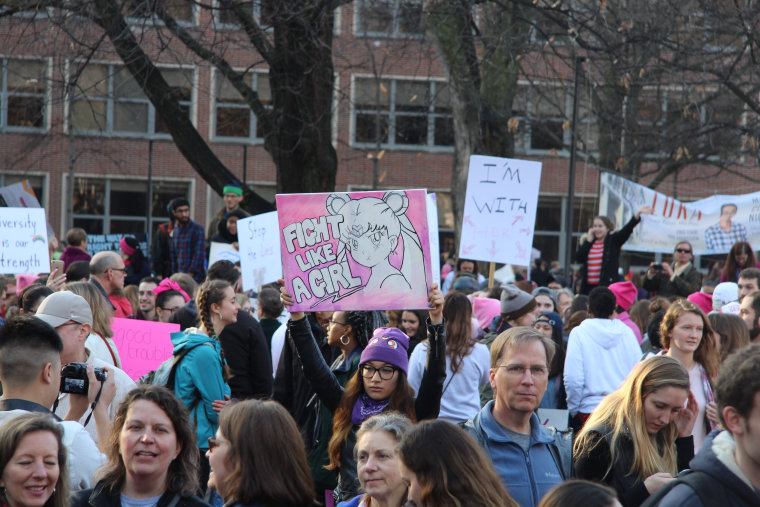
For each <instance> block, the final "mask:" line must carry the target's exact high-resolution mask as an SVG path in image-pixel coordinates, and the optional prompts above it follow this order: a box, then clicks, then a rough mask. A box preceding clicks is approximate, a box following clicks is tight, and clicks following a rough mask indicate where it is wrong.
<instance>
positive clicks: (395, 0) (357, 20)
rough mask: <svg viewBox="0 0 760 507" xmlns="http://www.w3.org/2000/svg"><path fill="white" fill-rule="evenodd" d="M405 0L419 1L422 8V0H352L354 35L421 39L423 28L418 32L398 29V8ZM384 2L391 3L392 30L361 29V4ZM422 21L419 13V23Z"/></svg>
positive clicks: (410, 1) (409, 0)
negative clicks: (372, 30)
mask: <svg viewBox="0 0 760 507" xmlns="http://www.w3.org/2000/svg"><path fill="white" fill-rule="evenodd" d="M404 1H406V2H407V3H419V4H420V9H422V8H423V7H424V6H423V2H422V0H355V1H354V20H353V25H354V27H353V32H354V36H356V37H375V38H384V39H422V38H423V37H424V36H425V30H424V29H423V30H421V31H420V32H400V31H399V19H400V16H399V9H400V4H401V3H402V2H404ZM381 2H382V3H386V4H391V3H392V4H393V6H392V9H393V14H392V17H391V24H392V29H391V30H392V31H390V32H371V31H364V30H362V29H361V10H362V4H365V3H381ZM423 22H424V20H423V14H422V13H421V14H420V25H422V23H423Z"/></svg>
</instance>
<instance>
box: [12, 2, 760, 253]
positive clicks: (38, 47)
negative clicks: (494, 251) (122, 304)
mask: <svg viewBox="0 0 760 507" xmlns="http://www.w3.org/2000/svg"><path fill="white" fill-rule="evenodd" d="M128 3H129V2H128ZM380 3H381V4H382V7H383V9H382V10H378V7H377V4H378V2H377V1H374V2H372V3H371V2H369V1H367V0H355V1H354V2H353V3H349V4H347V5H344V6H342V7H340V8H338V9H337V10H336V11H335V29H334V55H335V56H334V62H335V75H336V85H335V101H334V119H333V124H334V134H333V138H334V139H333V142H334V145H335V147H336V149H337V153H338V174H337V184H336V189H338V190H359V189H368V188H371V187H372V183H373V178H374V177H375V174H376V175H377V178H378V181H379V188H427V189H428V190H429V191H435V192H437V193H438V194H439V196H440V198H439V202H440V203H441V210H440V213H439V215H440V223H441V227H442V228H444V229H451V228H452V227H453V215H452V213H451V211H450V195H451V192H458V193H463V192H464V190H465V189H463V188H451V182H452V160H453V131H452V126H451V108H450V105H449V100H448V90H447V85H446V78H445V75H444V71H443V69H442V67H441V65H440V61H439V59H438V58H437V55H436V53H435V50H434V48H433V47H432V46H431V45H430V44H429V43H428V42H427V41H425V40H424V38H423V34H422V33H421V28H420V25H419V18H420V13H419V3H417V2H399V1H386V2H384V3H383V2H380ZM167 5H168V7H167V8H168V9H170V11H171V12H172V14H173V15H174V16H175V18H176V19H178V20H179V21H180V22H181V23H182V24H183V26H185V27H187V28H188V29H190V30H193V31H195V32H201V33H204V34H205V36H206V37H207V38H208V39H209V40H213V41H215V43H216V42H218V43H219V44H223V45H224V47H223V48H222V47H221V46H220V47H219V50H220V51H222V52H223V54H224V56H225V58H226V59H227V60H228V61H229V62H230V63H231V65H232V66H233V67H235V68H236V69H238V70H243V69H248V73H247V79H248V80H249V83H250V84H251V85H252V87H253V88H254V89H256V90H257V91H258V92H259V94H260V95H261V97H262V99H263V101H264V103H265V104H266V103H267V102H268V97H269V92H268V86H269V85H268V80H267V68H266V65H264V64H263V62H262V60H261V58H260V57H258V56H257V55H256V54H255V53H253V52H252V51H251V49H250V47H248V46H246V45H245V44H243V43H242V42H241V41H240V39H241V37H239V27H238V26H237V25H235V24H234V22H233V20H232V18H230V17H229V15H228V14H226V13H225V12H224V11H223V10H218V9H216V10H215V9H204V8H201V7H200V6H198V5H196V4H194V3H192V2H184V1H180V0H173V1H170V2H167ZM213 5H216V4H215V3H214V4H213ZM254 15H255V16H256V17H257V18H258V19H261V18H262V17H264V18H265V17H266V13H262V12H259V10H258V8H257V7H254ZM59 16H60V13H59V12H57V11H46V12H45V13H38V14H37V15H35V16H31V15H15V16H9V17H5V18H2V19H0V186H2V185H7V184H10V183H13V182H16V181H19V180H21V179H28V180H30V181H31V183H32V186H33V187H34V188H35V190H36V191H37V193H38V196H39V197H40V200H41V202H42V203H43V206H45V208H46V209H47V213H48V218H49V221H50V223H51V224H52V225H53V228H54V229H55V230H56V231H57V232H58V234H59V237H60V236H62V235H63V234H64V233H65V229H66V224H67V219H68V216H67V211H68V209H69V202H68V201H67V199H68V198H69V196H70V198H71V199H72V202H71V208H72V209H73V217H72V218H73V223H74V224H75V225H78V226H83V227H85V228H86V229H87V230H88V231H89V232H91V233H95V234H96V233H134V232H142V231H145V230H147V229H150V230H153V229H154V228H155V226H156V224H157V223H160V222H162V221H165V220H166V218H167V213H166V210H165V207H166V204H167V203H168V201H169V200H170V199H172V198H174V197H176V196H179V195H184V196H187V197H188V198H189V199H190V202H191V213H192V218H193V219H194V220H196V221H199V222H201V223H202V224H204V225H205V223H206V222H207V220H209V219H210V217H211V216H212V215H213V214H214V213H215V212H216V211H217V210H218V209H219V208H220V207H221V206H222V201H221V198H220V197H219V196H217V195H216V194H215V193H214V192H212V191H211V190H210V189H209V187H208V186H207V185H206V183H205V182H204V181H203V180H202V179H201V178H200V177H199V176H198V175H197V174H196V173H195V172H194V170H193V168H192V167H191V166H190V165H189V164H188V163H187V161H186V160H185V159H184V158H183V157H182V156H181V155H180V153H179V151H178V150H177V149H176V147H175V146H174V144H173V143H172V141H171V138H170V137H169V135H168V133H167V132H166V129H165V127H164V126H163V125H162V123H161V121H160V120H159V119H158V117H157V115H155V111H154V109H153V106H152V105H151V104H150V102H149V101H148V100H147V98H145V96H144V95H143V94H142V92H141V91H140V89H139V87H138V86H137V85H136V83H135V82H134V81H133V80H132V78H131V77H130V76H129V75H128V73H127V72H126V70H125V69H124V68H123V67H122V63H121V61H120V60H119V59H118V58H117V57H116V55H115V54H114V52H113V50H112V49H111V48H110V47H109V46H108V44H107V43H103V44H101V45H100V46H99V47H98V49H97V50H96V51H94V52H93V53H88V52H87V51H85V50H83V49H82V47H79V46H77V47H75V46H74V44H73V43H72V42H71V38H70V37H71V36H73V37H77V38H78V39H79V40H81V41H84V42H85V43H88V42H89V43H95V42H96V41H97V40H98V38H99V37H100V32H99V31H97V30H93V29H92V28H91V26H90V25H89V24H88V23H87V22H86V21H84V20H81V22H80V23H79V25H78V28H76V30H78V31H75V33H71V30H69V31H68V32H65V31H64V30H62V29H61V28H60V26H59V23H58V21H57V20H58V19H59ZM129 16H130V17H129V18H128V20H129V21H130V22H131V26H132V28H133V32H134V33H136V34H139V36H140V37H141V38H143V40H144V41H145V43H144V44H143V45H144V46H145V47H147V48H148V51H149V52H151V57H152V58H153V60H154V62H155V63H156V64H157V65H158V66H159V67H160V68H161V70H162V73H163V74H164V77H165V79H166V80H167V82H169V84H170V85H171V86H172V87H173V90H174V92H175V93H176V94H177V96H178V97H179V99H180V101H181V104H182V105H183V107H184V108H185V109H186V110H187V112H188V114H189V115H190V118H191V119H192V121H193V123H194V125H195V126H196V128H197V130H198V132H199V133H200V134H201V136H202V137H203V138H204V139H205V140H206V141H207V142H208V143H209V145H210V146H211V148H212V150H213V151H214V152H215V154H216V155H217V156H218V157H219V159H220V160H222V162H224V163H225V165H226V166H227V167H228V168H229V169H230V170H231V171H232V172H233V173H234V174H235V175H236V176H237V177H238V178H240V179H241V180H245V181H246V182H248V183H249V184H250V185H251V186H252V187H253V188H254V189H255V190H256V191H257V192H258V193H260V194H261V195H262V196H264V197H265V198H267V199H269V200H271V201H273V200H274V194H275V180H276V177H275V169H274V165H273V163H272V162H271V158H270V156H269V155H268V153H267V152H266V151H265V150H264V147H263V143H262V139H261V138H260V137H259V136H258V132H257V125H256V119H255V117H254V116H253V114H252V113H251V112H250V109H249V108H248V107H247V106H246V105H245V104H244V103H242V101H241V99H240V97H239V96H238V95H237V93H236V92H235V91H234V90H233V89H232V88H231V86H230V85H229V84H228V83H227V82H226V81H225V80H224V79H223V78H221V77H220V75H219V74H218V72H217V71H216V70H215V69H213V68H212V67H211V66H210V65H209V64H208V63H207V62H205V61H202V60H199V59H198V58H194V57H193V56H192V55H191V54H190V53H189V51H188V50H187V49H186V48H184V47H183V46H182V45H181V44H179V43H178V42H177V41H176V40H165V39H164V38H162V34H163V33H165V32H164V31H162V29H161V28H162V25H161V24H160V23H158V22H156V21H155V20H154V19H151V18H150V17H144V16H141V14H140V12H139V11H132V12H129ZM79 71H81V74H80V75H79V79H78V81H77V84H76V87H75V88H74V89H72V90H70V93H69V94H67V93H66V87H65V86H64V85H63V83H66V82H69V81H70V76H72V75H73V74H75V73H77V72H79ZM522 84H523V85H524V86H523V90H522V91H521V95H520V99H519V100H516V106H515V110H516V111H515V116H516V117H517V118H518V119H519V120H520V128H519V129H518V132H517V136H516V151H517V156H518V157H520V158H530V159H536V160H540V161H542V162H543V172H542V180H541V190H540V199H539V212H538V218H537V224H536V237H535V241H534V246H535V247H536V248H538V249H540V250H542V252H544V253H545V255H546V256H547V257H548V258H557V257H559V256H560V254H559V252H561V251H562V248H563V245H564V239H563V235H562V233H561V230H562V227H563V224H564V217H563V213H564V212H563V210H564V207H565V206H564V205H565V201H566V195H567V187H568V158H569V152H568V150H567V147H568V146H569V144H570V133H569V130H568V129H567V128H566V120H567V119H568V118H569V117H570V112H571V104H572V96H571V92H572V89H571V87H570V86H567V83H564V84H562V85H560V86H556V85H553V92H552V93H554V95H555V98H556V100H555V101H553V103H554V105H555V107H553V108H550V107H548V106H547V104H546V103H545V102H544V101H542V99H540V98H539V97H538V95H536V94H532V93H531V89H530V87H528V86H527V83H522ZM378 97H379V98H380V104H378V103H377V98H378ZM556 104H560V107H559V109H558V108H557V107H556ZM655 106H656V107H660V104H656V105H655ZM376 124H377V125H379V126H380V131H379V134H378V133H377V132H376V131H375V125H376ZM581 129H583V130H584V132H585V133H586V134H587V139H589V140H591V143H589V146H588V151H589V152H590V153H593V151H594V144H593V139H594V138H595V137H596V135H595V133H594V125H593V122H588V121H586V122H584V121H582V122H581ZM547 132H549V133H551V134H553V136H547V135H546V133H547ZM378 136H379V139H378ZM557 138H559V139H560V141H559V142H558V141H557ZM378 148H379V149H378ZM592 161H593V157H591V158H589V157H588V156H587V155H585V154H584V153H580V154H579V159H578V165H577V176H576V183H575V188H574V208H575V212H574V217H575V220H574V229H575V231H576V232H577V233H581V232H583V231H585V230H587V227H588V223H589V222H590V219H591V217H592V216H593V214H594V212H595V210H596V207H597V203H596V195H597V186H598V176H599V169H598V167H596V166H595V165H594V164H593V163H592ZM739 172H741V173H744V174H745V175H746V176H749V177H750V178H751V179H754V180H756V181H758V180H760V170H759V169H758V168H757V166H756V163H755V161H752V162H748V167H742V168H741V169H740V171H739ZM149 174H150V177H151V182H152V200H151V202H150V203H149V202H148V199H149V197H148V178H149ZM72 175H73V181H72ZM714 175H715V170H713V169H709V168H703V167H687V168H686V169H684V170H681V171H680V172H679V173H678V174H677V177H675V178H674V177H669V178H667V179H665V181H663V182H662V184H661V185H660V186H659V187H658V190H660V191H662V192H664V193H666V194H670V195H676V196H677V197H678V198H680V199H682V200H693V199H697V198H701V197H705V196H707V195H712V194H714V193H737V192H740V193H745V192H751V191H757V190H760V184H757V183H754V184H748V180H747V179H746V178H742V177H740V176H739V175H736V174H734V175H730V174H727V175H722V176H721V177H720V178H715V177H714ZM642 182H643V183H646V179H644V180H643V181H642ZM708 183H709V184H708Z"/></svg>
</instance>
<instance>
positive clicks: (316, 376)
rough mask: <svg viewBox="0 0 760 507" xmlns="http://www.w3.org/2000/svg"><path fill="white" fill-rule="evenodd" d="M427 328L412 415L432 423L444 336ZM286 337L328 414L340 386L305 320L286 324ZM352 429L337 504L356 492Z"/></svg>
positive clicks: (442, 377)
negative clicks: (419, 380) (294, 349)
mask: <svg viewBox="0 0 760 507" xmlns="http://www.w3.org/2000/svg"><path fill="white" fill-rule="evenodd" d="M427 328H428V343H429V344H430V345H429V347H428V357H427V361H426V363H425V372H424V374H423V375H422V381H421V383H420V388H419V391H418V393H417V398H416V399H415V400H414V412H415V415H416V418H417V420H418V421H422V420H424V419H435V418H436V417H438V412H439V411H440V408H441V395H442V394H443V382H444V380H446V335H445V331H444V329H445V326H444V324H438V325H432V324H430V320H429V319H428V322H427ZM288 334H290V335H291V336H292V337H293V342H294V343H295V345H296V349H297V351H298V355H299V357H300V358H301V361H302V362H303V372H304V375H305V376H306V378H307V379H308V380H309V382H310V383H311V386H312V387H313V388H314V390H315V391H316V393H317V396H319V399H320V401H321V402H322V403H323V404H324V406H325V407H327V408H328V409H329V410H330V411H331V412H335V410H336V409H337V408H338V405H339V403H340V400H341V398H342V397H343V386H341V385H340V383H339V382H338V380H337V379H336V378H335V374H334V373H333V372H332V371H330V367H329V366H328V365H327V363H326V362H325V360H324V359H323V358H322V355H321V354H320V352H319V349H318V348H317V346H316V344H315V342H314V338H313V337H312V336H311V330H310V329H309V325H308V323H307V321H306V319H301V320H297V321H292V320H290V321H288ZM357 430H358V426H355V427H354V428H353V429H352V430H351V433H350V434H349V436H348V438H347V440H346V442H345V443H344V445H343V448H342V449H341V453H340V470H339V472H338V475H339V479H338V487H337V488H336V490H335V496H336V499H337V500H338V501H343V500H348V499H351V498H353V497H354V496H356V494H357V493H358V489H359V480H358V478H357V472H356V460H354V446H355V444H356V431H357Z"/></svg>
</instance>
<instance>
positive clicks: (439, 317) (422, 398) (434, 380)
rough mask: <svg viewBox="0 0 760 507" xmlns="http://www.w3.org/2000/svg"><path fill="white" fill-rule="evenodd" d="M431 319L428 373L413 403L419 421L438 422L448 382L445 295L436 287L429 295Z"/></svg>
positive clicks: (428, 331)
mask: <svg viewBox="0 0 760 507" xmlns="http://www.w3.org/2000/svg"><path fill="white" fill-rule="evenodd" d="M428 300H429V301H430V310H429V314H430V318H428V320H427V336H428V352H427V361H426V362H425V372H424V373H423V374H422V380H421V381H420V389H419V391H418V394H417V399H416V400H415V401H414V411H415V414H416V416H417V420H418V421H421V420H423V419H435V418H436V417H438V412H439V411H440V409H441V396H442V395H443V383H444V381H445V380H446V332H445V326H444V322H443V293H442V292H441V291H440V290H439V289H438V286H437V285H435V284H433V286H432V287H430V293H429V295H428Z"/></svg>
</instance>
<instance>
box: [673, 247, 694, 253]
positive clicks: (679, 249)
mask: <svg viewBox="0 0 760 507" xmlns="http://www.w3.org/2000/svg"><path fill="white" fill-rule="evenodd" d="M676 252H678V253H691V250H687V249H686V248H676Z"/></svg>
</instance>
